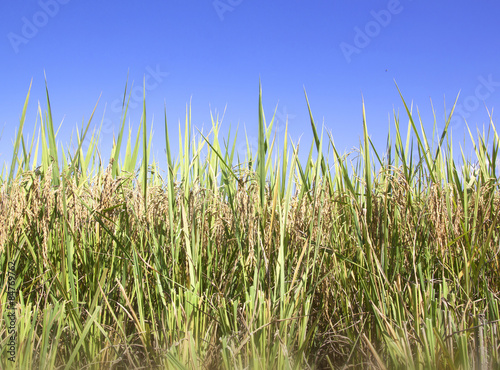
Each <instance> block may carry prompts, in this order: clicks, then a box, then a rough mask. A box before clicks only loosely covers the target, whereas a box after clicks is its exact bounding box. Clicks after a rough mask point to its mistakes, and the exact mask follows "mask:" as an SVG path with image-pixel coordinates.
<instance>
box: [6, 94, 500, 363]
mask: <svg viewBox="0 0 500 370" xmlns="http://www.w3.org/2000/svg"><path fill="white" fill-rule="evenodd" d="M30 89H31V87H30ZM398 91H399V90H398ZM29 95H30V94H29V92H28V95H27V97H26V101H25V105H24V109H23V112H22V115H21V120H20V124H19V128H18V133H17V137H16V138H15V142H14V149H13V155H12V162H11V163H10V166H8V168H7V171H3V173H2V177H1V178H0V268H1V269H2V272H3V275H4V277H5V278H4V279H3V280H2V281H3V283H2V286H1V294H0V297H1V298H0V299H1V304H0V320H1V321H0V364H1V368H2V369H14V368H16V369H52V368H58V369H72V368H74V369H76V368H78V369H80V368H81V369H107V368H112V369H125V368H137V369H139V368H142V369H151V368H165V369H198V368H204V369H219V368H220V369H268V368H269V369H330V368H331V369H341V368H342V369H345V368H377V369H386V368H390V369H433V368H436V369H469V368H499V367H500V340H499V337H500V336H499V324H500V315H499V303H500V302H499V291H500V260H499V251H500V223H499V220H500V217H499V212H500V191H499V185H500V183H499V176H498V171H499V168H498V165H497V163H498V160H499V158H498V151H499V145H500V140H499V137H498V134H497V131H496V128H495V125H494V122H493V120H491V121H490V124H489V127H488V131H487V132H486V133H485V132H483V133H481V132H479V131H478V132H477V133H473V132H471V131H469V133H470V137H469V139H470V140H471V143H472V145H473V148H474V153H475V156H474V157H473V158H466V157H465V155H464V154H463V153H461V156H462V162H463V163H462V164H458V163H456V162H455V159H454V158H457V157H459V156H458V155H457V153H454V152H453V140H452V137H451V134H450V132H448V126H449V122H450V119H451V115H450V117H447V121H446V122H444V125H443V126H444V127H445V128H444V131H443V132H436V131H437V130H435V132H433V133H432V135H429V134H428V133H426V132H425V131H424V129H423V126H424V124H423V122H421V121H420V119H418V115H416V114H414V113H413V112H412V111H411V108H410V107H408V106H407V104H406V103H405V100H404V99H403V97H402V96H401V99H402V101H403V103H404V106H405V107H406V112H405V117H404V119H401V121H400V118H399V116H398V115H396V114H395V115H394V122H393V124H394V127H395V132H392V133H388V136H387V146H386V148H375V147H374V145H373V144H372V142H371V140H370V137H369V134H368V131H369V130H368V124H367V122H366V119H365V111H364V103H363V108H362V113H363V128H364V134H363V137H362V138H361V141H360V148H359V150H358V151H357V152H356V153H351V154H340V153H339V152H338V149H337V147H336V146H335V144H334V137H333V136H332V135H331V134H330V133H328V132H326V131H325V130H320V128H319V127H318V126H317V125H316V124H315V121H314V118H313V114H312V113H311V110H310V108H309V112H310V127H311V130H312V132H313V136H314V140H313V142H312V143H309V144H302V145H306V148H305V149H303V150H308V151H309V156H308V160H307V161H306V163H301V162H300V161H299V159H298V153H299V145H298V143H294V142H293V141H292V140H291V139H290V138H288V128H287V129H286V131H285V137H286V138H288V140H285V142H284V144H283V146H282V148H277V145H276V137H275V135H274V134H273V123H274V120H273V119H271V120H266V116H265V114H264V111H263V108H262V92H261V91H260V92H259V105H258V122H259V135H258V149H257V152H256V153H252V151H251V145H249V144H248V145H247V148H248V150H247V152H246V153H237V152H236V151H235V147H236V140H237V139H236V138H237V136H236V135H235V137H234V138H231V137H227V138H222V137H219V130H220V122H218V121H217V120H214V119H213V118H212V130H211V131H210V133H209V134H208V135H204V134H202V133H201V132H199V131H198V132H196V130H194V127H192V126H191V118H190V117H191V115H190V110H189V108H187V110H186V119H185V123H184V127H183V128H182V129H181V127H180V128H179V129H180V130H179V137H178V138H177V137H176V138H172V137H170V136H169V130H168V129H169V125H168V123H167V117H166V114H165V151H166V161H167V163H168V165H167V168H163V169H161V168H160V167H159V165H158V163H157V161H156V160H155V159H153V158H152V156H151V155H150V144H151V135H148V127H147V122H148V121H147V117H146V103H145V97H144V105H143V115H142V119H141V122H140V124H139V130H138V131H137V135H133V134H132V132H131V131H130V130H128V131H127V130H126V129H125V122H126V118H127V107H128V100H129V99H130V94H129V95H128V98H127V88H125V95H124V100H123V114H122V122H121V129H120V131H119V134H118V136H117V137H116V138H115V140H114V142H113V149H112V152H111V156H110V160H109V162H107V161H106V162H103V161H102V159H101V157H100V154H99V148H98V147H97V145H96V142H97V137H98V133H91V131H89V127H90V125H91V121H92V117H91V118H90V120H89V121H88V123H86V125H84V126H83V127H81V129H80V130H79V131H78V133H77V138H76V145H75V147H74V149H73V150H70V149H67V150H63V148H62V147H59V148H58V147H57V145H56V143H57V141H56V135H55V130H54V124H53V122H52V113H51V109H50V100H49V93H48V90H47V102H46V103H47V110H46V111H45V112H42V110H41V109H40V108H39V119H38V120H37V122H38V121H39V122H38V123H37V126H35V130H34V132H37V130H39V132H40V135H33V136H32V139H31V140H30V141H27V140H25V135H24V132H23V127H24V125H25V115H26V109H27V106H28V104H29ZM144 95H145V94H144ZM304 104H307V107H309V101H308V100H307V95H306V99H305V103H304ZM256 114H257V112H256ZM403 121H404V122H405V123H403ZM434 126H435V127H436V124H434ZM403 131H406V132H407V135H406V137H405V136H404V134H403ZM193 132H196V133H195V134H193ZM402 135H403V136H402ZM86 138H90V143H91V144H90V146H89V148H88V149H85V150H84V148H83V147H82V143H83V141H84V140H85V139H86ZM172 140H178V142H179V151H178V153H175V154H176V156H175V157H174V156H173V153H172V151H171V149H170V144H171V143H172V142H173V141H172ZM247 142H248V140H247ZM122 149H124V150H125V153H126V155H125V156H124V157H123V158H121V157H120V153H121V152H122V151H123V150H122ZM316 153H317V154H316ZM472 164H476V165H477V166H476V170H475V171H471V170H469V169H470V167H471V166H470V165H472ZM13 314H15V315H14V316H12V315H13ZM13 318H14V324H12V320H13ZM12 328H14V329H15V330H14V331H13V332H12V331H11V329H12ZM12 343H14V344H12ZM12 348H14V349H13V350H12ZM11 352H13V353H11Z"/></svg>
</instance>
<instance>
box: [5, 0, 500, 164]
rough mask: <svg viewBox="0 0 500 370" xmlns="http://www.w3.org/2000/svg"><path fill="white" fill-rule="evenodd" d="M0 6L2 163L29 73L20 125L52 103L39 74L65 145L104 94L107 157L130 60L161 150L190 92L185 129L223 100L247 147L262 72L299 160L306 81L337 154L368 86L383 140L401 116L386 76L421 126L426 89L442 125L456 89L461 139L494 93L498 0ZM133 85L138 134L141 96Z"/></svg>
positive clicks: (372, 123)
mask: <svg viewBox="0 0 500 370" xmlns="http://www.w3.org/2000/svg"><path fill="white" fill-rule="evenodd" d="M0 7H1V10H2V11H1V12H0V85H1V86H2V89H0V132H1V133H2V136H1V138H0V163H2V164H3V163H4V162H10V160H11V155H12V141H13V140H14V138H15V130H16V128H17V126H18V122H19V117H20V114H21V111H22V106H23V103H24V99H25V96H26V93H27V91H28V87H29V84H30V80H31V79H33V87H32V95H31V99H30V106H29V110H28V115H27V119H26V124H25V134H29V135H31V133H32V132H33V127H34V124H35V121H36V114H37V104H38V101H40V104H41V107H42V110H45V109H46V102H45V87H44V71H45V73H46V75H47V81H48V87H49V93H50V97H51V105H52V111H53V117H54V122H55V124H56V126H58V125H59V123H60V122H61V121H63V125H62V128H61V131H60V133H59V136H58V139H59V141H60V142H62V143H65V144H66V143H69V140H70V136H71V133H72V131H73V130H74V129H75V127H76V125H77V124H78V125H81V122H82V119H83V118H84V119H85V120H88V118H89V116H90V113H91V112H92V109H93V107H94V105H95V103H96V101H97V99H98V97H99V95H100V94H101V93H102V97H101V100H100V103H99V106H98V110H97V114H96V116H95V117H94V120H93V124H94V125H93V126H96V125H97V126H98V125H99V124H100V122H101V120H102V119H104V129H103V133H102V141H101V149H102V151H103V154H104V155H108V154H109V148H110V145H111V142H112V137H113V130H114V131H115V132H116V131H117V129H118V127H119V125H120V122H119V119H120V111H119V109H117V102H118V101H120V99H121V98H122V96H123V91H124V87H125V82H126V78H127V71H129V70H130V78H129V82H132V81H133V82H134V86H136V87H137V88H138V91H137V92H139V91H142V83H143V78H144V76H146V78H147V80H148V85H147V92H146V95H147V119H148V122H147V123H148V127H151V124H152V123H153V128H154V132H155V136H154V140H153V145H154V152H155V153H156V155H158V156H162V155H163V154H162V153H164V148H165V143H164V129H163V108H164V104H165V102H166V107H167V116H168V122H169V127H170V129H171V134H173V135H177V133H178V131H177V127H178V122H179V120H181V121H182V122H183V121H184V115H185V106H186V103H188V102H189V101H190V100H191V101H192V122H193V125H195V126H196V127H198V128H201V127H202V126H204V127H205V132H206V129H207V128H209V127H210V109H211V110H212V112H214V114H217V112H219V113H220V114H222V112H223V111H224V108H225V107H226V105H227V110H226V114H225V117H224V120H223V126H222V131H223V132H227V129H228V128H229V125H231V127H232V128H236V126H237V125H238V124H239V126H240V127H239V130H240V132H239V133H240V135H239V140H238V145H239V148H240V149H243V148H244V145H245V139H244V128H245V127H246V129H247V132H248V135H249V138H250V140H251V141H252V140H253V144H254V145H255V146H256V143H257V141H256V140H257V139H256V134H257V127H258V111H257V104H258V85H259V78H260V79H261V81H262V87H263V100H264V108H265V112H266V118H268V120H269V119H270V118H271V116H272V113H273V110H274V108H275V106H276V104H278V114H277V119H278V125H281V127H283V125H284V120H285V118H286V116H287V115H288V118H289V127H290V135H291V137H292V139H293V140H294V141H297V140H298V139H299V137H302V138H301V143H302V145H301V153H302V155H303V156H302V158H304V156H305V155H306V154H307V153H308V150H309V145H310V143H311V140H312V134H311V130H310V124H309V119H308V113H307V106H306V103H305V99H304V91H303V88H304V87H305V88H306V90H307V93H308V96H309V101H310V103H311V107H312V111H313V114H314V116H315V119H316V121H317V123H318V124H319V125H322V124H323V123H324V125H325V128H326V129H328V130H331V131H332V133H333V137H334V139H335V142H336V144H337V146H338V148H339V149H340V151H341V152H343V151H344V150H350V148H352V147H354V146H358V144H359V138H360V135H362V110H361V107H362V96H363V97H364V100H365V105H366V113H367V121H368V129H369V133H370V134H371V136H372V139H373V140H374V141H375V144H376V146H377V147H378V148H379V150H381V151H383V150H384V149H385V140H386V136H387V131H388V125H389V119H388V117H389V115H391V117H392V111H393V109H396V110H400V115H401V117H402V118H404V119H402V124H403V125H406V124H407V120H406V118H405V113H404V110H403V107H402V103H401V100H400V98H399V95H398V92H397V89H396V87H395V84H394V80H396V82H397V83H398V85H399V87H400V89H401V90H402V93H403V95H404V97H405V98H406V100H407V101H408V102H411V101H413V102H414V104H415V105H417V106H418V107H419V109H420V112H421V115H422V118H423V120H424V125H425V128H426V129H427V130H429V133H432V126H433V121H432V114H431V104H430V99H432V101H433V104H434V108H435V110H436V113H437V122H438V126H439V127H441V128H442V127H443V123H444V108H443V107H444V102H446V106H447V107H451V105H452V104H453V102H454V100H455V98H456V96H457V94H458V92H459V91H460V90H461V95H460V98H459V104H460V107H461V111H460V112H459V113H458V115H457V116H456V118H455V119H454V120H453V125H452V126H453V130H454V131H453V132H454V138H460V139H463V134H464V128H465V124H464V121H463V118H462V116H465V117H466V119H467V121H468V123H469V125H472V126H473V127H475V126H476V124H477V125H482V124H484V123H488V116H487V111H486V109H485V104H486V106H487V107H488V108H489V109H491V108H492V107H495V106H497V107H498V105H499V103H500V63H499V62H500V47H499V46H500V41H499V38H498V35H500V22H498V17H499V16H500V3H498V2H497V1H493V0H491V1H482V2H480V3H479V2H471V1H461V0H460V1H454V2H453V3H450V2H431V1H416V0H414V1H411V0H400V1H395V0H391V1H347V0H345V1H340V0H339V1H332V0H315V1H306V0H301V1H298V0H288V1H284V0H274V1H256V0H253V1H250V0H218V1H213V0H208V1H192V0H191V1H188V0H175V1H174V0H164V1H141V2H139V1H134V2H132V1H117V0H110V1H99V2H98V1H95V0H87V1H82V0H39V1H32V0H29V1H12V0H11V1H2V4H1V5H0ZM139 87H140V89H139ZM133 95H134V96H136V97H134V96H133V97H132V103H133V106H132V107H131V110H130V119H131V121H130V122H131V124H132V126H133V129H134V130H135V129H137V127H138V125H139V121H140V115H141V111H142V109H141V106H140V104H137V103H140V101H141V99H142V97H141V96H140V95H139V94H135V93H134V94H133ZM136 104H137V105H136ZM106 105H107V108H106V112H105V113H104V107H105V106H106ZM497 109H498V108H497ZM103 115H104V116H103ZM103 117H104V118H103ZM153 117H154V121H153ZM391 126H392V127H394V123H393V120H392V119H391ZM392 132H394V131H392ZM175 137H177V136H175ZM173 144H174V148H175V147H176V145H177V140H174V141H173Z"/></svg>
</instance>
